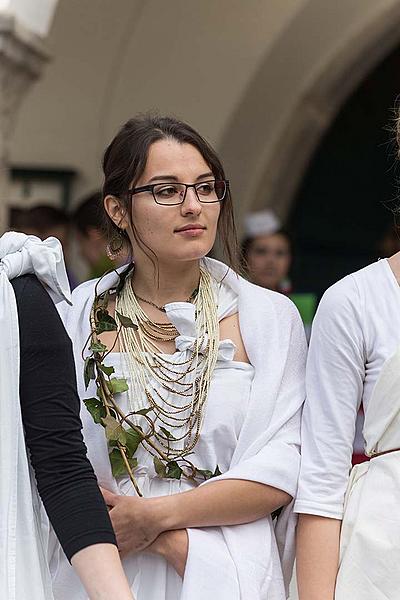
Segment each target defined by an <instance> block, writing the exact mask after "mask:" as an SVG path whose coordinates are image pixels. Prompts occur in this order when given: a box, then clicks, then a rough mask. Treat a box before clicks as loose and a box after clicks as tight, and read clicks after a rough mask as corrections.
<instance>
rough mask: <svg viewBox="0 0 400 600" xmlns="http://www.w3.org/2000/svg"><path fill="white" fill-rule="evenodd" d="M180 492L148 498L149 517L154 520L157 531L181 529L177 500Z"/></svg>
mask: <svg viewBox="0 0 400 600" xmlns="http://www.w3.org/2000/svg"><path fill="white" fill-rule="evenodd" d="M181 495H182V494H172V495H171V496H159V497H157V498H149V500H148V502H149V510H150V512H151V515H150V518H151V519H153V520H154V523H155V525H156V529H157V530H158V531H159V533H162V532H163V531H170V530H172V529H181V527H182V525H181V518H180V516H179V500H180V496H181Z"/></svg>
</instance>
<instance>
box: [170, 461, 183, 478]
mask: <svg viewBox="0 0 400 600" xmlns="http://www.w3.org/2000/svg"><path fill="white" fill-rule="evenodd" d="M182 473H183V471H182V469H181V468H180V466H179V465H178V463H177V462H176V461H175V460H171V461H170V462H169V463H167V477H170V478H171V479H180V478H181V477H182Z"/></svg>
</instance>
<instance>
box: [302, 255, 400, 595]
mask: <svg viewBox="0 0 400 600" xmlns="http://www.w3.org/2000/svg"><path fill="white" fill-rule="evenodd" d="M399 282H400V253H397V254H395V255H394V256H392V257H391V258H389V259H382V260H379V261H378V262H375V263H373V264H371V265H369V266H368V267H365V268H364V269H361V270H360V271H358V272H356V273H353V274H352V275H349V276H347V277H345V278H344V279H342V280H341V281H339V282H338V283H336V284H335V285H334V286H332V287H331V288H330V289H329V290H328V291H327V292H326V293H325V295H324V297H323V299H322V301H321V304H320V306H319V309H318V311H317V316H316V318H315V321H314V324H313V332H312V337H311V346H310V353H309V362H308V367H307V368H308V373H307V388H308V389H307V402H306V405H305V409H304V419H303V427H302V467H301V476H300V484H299V493H298V498H297V501H296V506H295V510H297V512H299V513H302V514H301V515H300V522H299V527H298V555H297V565H298V586H299V592H300V599H301V600H333V598H335V600H349V599H351V600H361V599H362V600H380V599H382V600H383V599H385V600H395V599H396V600H397V598H398V597H399V594H400V572H399V569H398V564H399V561H400V544H399V538H400V517H399V511H398V500H399V497H400V463H399V448H400V410H399V409H400V404H399V396H398V390H399V385H400V350H399V349H400V310H399V307H400V289H399ZM361 402H362V403H363V406H364V412H365V423H364V430H363V434H364V439H365V451H366V454H367V455H368V456H369V457H371V460H370V461H369V462H364V463H362V464H359V465H356V466H355V467H354V468H353V470H352V471H351V474H350V476H349V473H350V467H351V454H352V444H353V439H354V431H355V423H356V415H357V410H358V408H359V406H360V404H361ZM346 488H347V491H346Z"/></svg>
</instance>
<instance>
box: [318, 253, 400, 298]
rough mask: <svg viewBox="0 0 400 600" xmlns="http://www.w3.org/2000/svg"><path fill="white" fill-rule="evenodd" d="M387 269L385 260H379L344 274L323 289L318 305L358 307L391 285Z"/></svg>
mask: <svg viewBox="0 0 400 600" xmlns="http://www.w3.org/2000/svg"><path fill="white" fill-rule="evenodd" d="M389 269H390V267H389V265H388V263H387V261H386V260H379V261H376V262H373V263H371V264H369V265H367V266H366V267H363V268H362V269H359V270H358V271H354V272H353V273H350V274H349V275H346V276H345V277H343V278H342V279H339V281H337V282H336V283H334V284H333V285H331V286H330V287H329V288H328V289H327V290H326V291H325V293H324V294H323V296H322V299H321V302H320V306H321V305H322V306H325V305H327V306H329V307H330V308H335V307H337V306H339V307H340V306H343V305H348V306H350V305H351V306H352V307H354V308H359V307H360V305H361V304H364V302H365V300H366V298H371V297H375V296H378V295H380V294H382V292H383V290H384V289H385V288H387V287H388V286H391V285H392V282H391V280H390V277H389V276H388V275H389V273H388V270H389Z"/></svg>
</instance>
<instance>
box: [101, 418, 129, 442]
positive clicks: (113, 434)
mask: <svg viewBox="0 0 400 600" xmlns="http://www.w3.org/2000/svg"><path fill="white" fill-rule="evenodd" d="M101 421H102V423H103V425H104V426H105V428H106V438H107V440H108V441H109V442H120V443H121V444H122V445H123V446H125V444H126V433H125V430H124V428H123V427H122V425H120V423H118V421H117V419H115V418H114V417H112V416H111V415H107V416H106V417H104V418H103V419H102V420H101Z"/></svg>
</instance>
